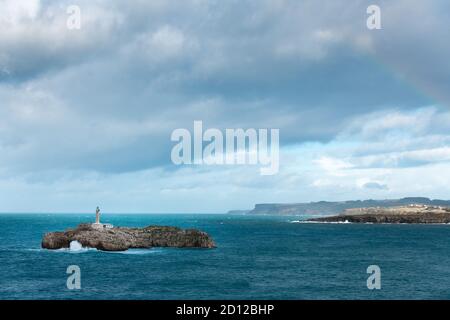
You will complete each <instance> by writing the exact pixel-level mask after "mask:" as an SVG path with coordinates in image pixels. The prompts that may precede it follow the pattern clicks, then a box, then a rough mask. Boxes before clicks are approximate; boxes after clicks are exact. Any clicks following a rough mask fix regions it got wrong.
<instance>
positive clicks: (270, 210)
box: [246, 197, 450, 215]
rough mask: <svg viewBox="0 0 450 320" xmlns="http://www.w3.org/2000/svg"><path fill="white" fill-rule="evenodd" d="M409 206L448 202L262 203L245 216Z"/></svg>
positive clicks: (449, 203)
mask: <svg viewBox="0 0 450 320" xmlns="http://www.w3.org/2000/svg"><path fill="white" fill-rule="evenodd" d="M410 204H423V205H427V206H450V201H449V200H431V199H428V198H423V197H410V198H402V199H391V200H353V201H341V202H330V201H319V202H309V203H288V204H281V203H262V204H256V205H255V208H254V209H253V210H250V211H248V212H247V213H246V214H249V215H258V214H266V215H268V214H275V215H304V214H311V215H315V214H317V215H335V214H339V213H342V212H344V210H347V209H357V208H367V207H382V208H387V207H396V206H407V205H410Z"/></svg>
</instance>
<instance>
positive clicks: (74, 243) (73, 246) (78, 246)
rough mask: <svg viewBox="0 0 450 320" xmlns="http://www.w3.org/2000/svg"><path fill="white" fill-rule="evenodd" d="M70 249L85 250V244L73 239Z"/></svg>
mask: <svg viewBox="0 0 450 320" xmlns="http://www.w3.org/2000/svg"><path fill="white" fill-rule="evenodd" d="M69 250H70V251H81V250H83V246H82V245H81V243H79V242H78V241H76V240H75V241H71V242H70V247H69Z"/></svg>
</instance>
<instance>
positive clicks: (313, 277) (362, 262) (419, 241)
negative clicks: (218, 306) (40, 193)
mask: <svg viewBox="0 0 450 320" xmlns="http://www.w3.org/2000/svg"><path fill="white" fill-rule="evenodd" d="M92 219H93V217H92V215H81V214H72V215H69V214H66V215H55V214H49V215H45V214H38V215H37V214H34V215H31V214H29V215H26V214H23V215H16V214H14V215H13V214H2V215H0V299H449V298H450V225H359V224H310V223H296V222H293V221H295V220H299V219H300V220H301V219H302V218H299V217H271V216H263V217H251V216H230V215H130V214H127V215H118V214H117V215H107V214H105V215H103V216H102V220H103V222H105V223H106V222H108V223H112V224H114V225H121V226H146V225H151V224H160V225H161V224H162V225H174V226H179V227H193V228H199V229H201V230H204V231H207V232H208V233H209V234H210V235H211V236H212V237H213V238H214V240H215V241H216V243H217V246H218V247H217V249H212V250H204V249H174V248H155V249H149V250H131V251H127V252H124V253H106V252H100V251H96V250H82V251H79V252H70V251H68V250H59V251H48V250H44V249H41V248H40V241H41V237H42V235H43V234H44V233H45V232H48V231H57V230H64V229H66V228H69V227H73V226H75V225H77V224H78V223H80V222H85V221H90V220H92ZM373 264H375V265H378V266H379V267H380V268H381V290H368V289H367V286H366V280H367V277H368V274H367V273H366V269H367V267H368V266H369V265H373ZM69 265H78V266H79V267H80V268H81V290H69V289H67V287H66V280H67V276H68V275H67V274H66V269H67V267H68V266H69Z"/></svg>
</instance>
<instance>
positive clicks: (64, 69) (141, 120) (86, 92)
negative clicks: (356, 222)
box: [0, 0, 450, 210]
mask: <svg viewBox="0 0 450 320" xmlns="http://www.w3.org/2000/svg"><path fill="white" fill-rule="evenodd" d="M0 4H1V6H2V8H3V10H2V11H1V12H0V47H1V48H2V50H1V51H0V101H1V106H0V152H1V153H2V157H1V159H0V178H1V179H4V180H1V181H3V182H4V188H5V190H6V188H7V187H6V186H7V185H8V184H11V185H16V184H17V186H18V188H19V186H20V188H19V189H18V191H17V192H18V193H19V194H26V195H31V194H32V190H35V188H37V187H36V186H37V185H39V187H38V189H39V190H41V191H40V192H41V193H40V194H41V195H42V197H43V199H45V196H44V195H45V194H46V193H51V191H52V190H53V191H55V190H66V187H67V188H68V189H70V192H69V191H68V192H69V193H67V198H64V197H65V196H64V197H63V198H64V199H65V200H67V199H68V197H69V194H71V195H73V193H77V191H76V190H77V188H80V189H84V188H86V190H90V192H91V193H92V194H93V195H94V194H95V195H98V196H99V197H101V195H102V194H103V192H105V193H107V194H109V197H113V196H112V195H113V194H114V193H122V192H125V190H124V189H123V188H125V185H127V187H128V188H130V190H131V189H132V190H134V191H133V192H135V194H139V196H136V197H135V198H133V199H135V200H136V203H140V206H141V208H142V207H144V206H146V205H148V201H147V200H145V199H144V198H145V197H148V196H149V194H150V192H149V193H145V195H144V193H142V194H141V193H139V190H138V187H136V188H134V187H132V185H133V181H135V182H136V186H139V188H143V189H146V188H148V187H146V183H149V181H150V180H151V182H152V183H154V185H155V187H154V188H153V187H152V188H150V189H149V190H151V191H152V192H159V191H158V190H164V192H163V193H164V195H165V197H162V196H161V199H164V200H166V201H169V202H171V203H174V202H176V201H174V199H176V196H177V195H178V196H180V197H185V198H183V199H187V200H186V201H187V202H189V203H190V206H191V208H193V207H194V206H195V204H196V201H198V203H200V202H201V200H202V199H203V200H204V197H201V196H200V195H199V194H205V195H206V194H207V195H208V197H210V198H209V199H211V200H210V203H209V204H210V205H208V208H210V210H212V209H214V208H215V204H214V202H216V203H217V202H220V201H225V202H227V203H230V202H231V201H234V205H233V206H235V207H241V206H244V205H245V206H248V205H250V203H252V202H255V201H256V200H257V199H260V200H261V201H264V199H263V198H264V197H266V198H271V199H274V200H279V201H297V199H298V198H302V199H304V200H308V197H312V195H313V194H314V195H317V196H318V193H317V189H319V190H321V191H323V190H326V192H324V193H323V195H322V197H323V198H326V197H330V198H333V197H334V198H340V197H346V198H353V197H354V196H356V195H358V194H361V195H362V196H364V195H365V194H364V193H363V191H362V190H364V192H366V193H367V192H369V191H370V192H374V194H375V195H380V196H381V195H386V194H387V193H388V192H392V193H393V194H394V193H395V192H398V193H399V191H398V190H400V189H399V186H400V185H401V183H400V182H399V181H400V180H401V179H404V180H405V181H408V180H409V178H407V177H406V176H404V175H403V173H400V172H407V171H408V170H409V169H411V170H417V172H422V173H431V171H433V170H435V168H438V167H440V168H443V167H445V164H446V163H447V161H448V160H449V155H448V153H449V151H448V145H449V142H450V135H449V132H448V121H449V120H450V114H449V113H448V112H447V109H446V108H447V107H448V106H449V101H450V99H449V97H448V92H450V91H449V90H448V88H447V87H448V85H447V84H448V83H450V82H449V81H448V75H449V74H450V67H449V65H448V61H447V60H448V59H447V56H448V52H449V51H450V47H449V44H448V43H447V42H445V41H442V39H444V38H445V31H446V30H448V24H449V22H448V19H445V16H444V14H445V12H446V9H448V4H447V3H446V2H444V1H433V2H419V1H412V2H411V1H403V0H401V1H396V2H395V3H392V2H391V1H380V6H381V10H382V30H376V31H369V30H368V29H367V28H366V24H365V19H366V17H367V14H366V7H367V5H369V4H371V3H370V1H360V2H358V3H356V4H352V5H349V4H348V3H347V2H346V1H333V3H328V4H327V5H325V6H324V5H323V4H319V3H317V2H314V1H301V2H300V1H289V0H286V1H275V0H264V1H239V2H238V1H230V2H223V1H220V2H219V1H199V0H188V1H183V2H182V3H177V4H176V5H175V4H173V3H170V2H168V1H160V0H158V1H150V2H149V1H141V0H139V1H134V2H133V3H125V2H110V1H103V0H91V1H87V0H85V1H84V0H82V1H78V2H77V4H78V5H79V6H80V8H81V13H82V28H81V29H80V30H68V29H67V28H66V20H67V17H68V15H67V12H66V9H67V6H68V5H69V4H73V3H72V2H71V1H68V0H67V1H59V2H58V3H55V2H51V1H44V0H42V1H38V0H32V1H27V2H23V3H22V2H20V3H19V2H17V1H12V0H2V1H0ZM447 11H448V10H447ZM412 20H413V21H412ZM414 21H422V22H423V23H420V24H417V23H414ZM418 43H422V45H420V46H419V45H417V44H418ZM431 48H432V49H431ZM427 106H433V107H427ZM194 120H202V121H203V123H204V124H205V126H206V127H214V128H219V129H225V128H244V129H246V128H277V129H280V138H281V141H280V142H281V146H282V150H283V151H284V152H283V154H284V156H282V159H281V166H282V167H281V170H280V174H279V175H277V176H276V177H270V178H267V179H265V178H261V177H259V176H258V175H257V174H254V173H253V171H252V168H247V169H245V168H236V169H234V170H231V172H234V173H235V174H237V175H238V176H239V178H236V177H235V176H234V174H232V173H230V171H226V170H224V171H222V168H210V169H208V170H206V172H204V171H201V170H200V171H201V173H202V174H201V177H202V178H201V179H200V180H197V179H196V175H198V174H199V171H197V170H195V169H193V170H192V171H189V170H187V171H184V170H180V168H177V167H174V166H172V164H171V162H170V149H171V146H172V144H171V142H170V133H171V132H172V130H174V129H177V128H188V129H190V128H192V125H193V121H194ZM292 150H296V151H295V152H294V151H292ZM430 168H434V169H430ZM428 170H429V171H428ZM149 172H150V173H151V174H150V173H149ZM156 172H157V173H156ZM186 172H188V173H186ZM225 172H226V173H225ZM409 172H410V173H411V172H413V171H409ZM433 172H434V171H433ZM141 173H142V174H143V176H145V177H147V180H145V181H141V180H140V178H139V175H140V174H141ZM147 173H149V175H148V176H147ZM181 174H187V175H188V178H186V181H184V180H183V183H181V182H180V185H178V184H177V183H176V181H178V180H180V178H178V179H177V178H176V177H179V175H181ZM391 174H392V176H390V175H391ZM171 175H173V176H171ZM76 176H82V177H85V178H83V179H85V181H84V182H80V181H78V180H77V179H76V178H75V177H76ZM168 176H171V178H170V179H169V178H168ZM217 176H218V177H220V178H221V179H222V180H220V184H219V186H218V187H217V188H212V189H211V193H205V189H207V187H202V186H201V185H205V186H208V187H210V185H209V184H208V183H207V182H208V181H209V180H210V179H211V180H212V181H219V180H218V179H217V178H216V177H217ZM244 177H245V178H244ZM390 177H392V179H391V178H390ZM103 179H104V180H103ZM121 179H124V181H125V180H127V181H129V183H128V184H125V183H124V184H123V188H121V187H120V184H121V182H120V180H121ZM128 179H129V180H128ZM436 179H437V178H436ZM437 180H438V179H437ZM12 181H13V182H12ZM39 181H42V182H43V183H44V182H45V183H44V185H41V184H40V183H39ZM86 181H89V182H88V183H85V182H86ZM105 181H107V182H105ZM430 181H431V178H430ZM141 182H142V183H141ZM371 182H374V183H380V185H381V186H383V185H387V186H389V190H387V189H383V188H381V189H374V188H371V189H367V187H366V188H361V186H362V185H364V184H365V183H371ZM434 182H436V181H434ZM53 183H54V184H53ZM430 185H432V182H430ZM436 185H439V186H441V187H442V184H441V183H440V181H437V182H436ZM220 187H221V188H222V189H223V190H227V191H226V192H229V194H231V195H233V196H235V197H236V200H232V199H231V198H228V197H226V196H224V195H220V194H221V193H225V191H222V192H220V191H219V189H220ZM158 188H159V189H158ZM412 188H413V185H411V190H412ZM337 189H339V190H337ZM425 189H426V188H425ZM425 189H424V190H425ZM212 190H214V191H215V192H216V191H217V194H216V195H214V194H213V193H212V192H213V191H212ZM260 190H272V192H269V191H267V192H259V191H260ZM300 190H301V191H300ZM405 190H406V189H405ZM427 190H428V189H427ZM429 190H430V191H429V192H430V193H433V192H436V194H439V193H440V192H441V191H439V190H438V189H437V187H435V188H433V187H430V188H429ZM432 190H435V191H432ZM442 190H443V189H442ZM36 192H37V191H36ZM130 192H131V191H130ZM358 192H362V193H358ZM125 193H126V192H125ZM127 196H128V197H131V195H129V194H128V193H127ZM105 197H106V196H105ZM133 197H134V196H133ZM188 197H192V200H188ZM75 198H76V197H75ZM81 198H82V196H81V194H80V195H79V198H78V199H81ZM214 199H216V201H214ZM51 200H52V201H50V200H49V198H47V205H46V204H45V203H46V200H42V201H43V202H42V208H45V207H52V205H51V203H53V202H54V201H56V200H55V199H54V198H52V199H51ZM265 201H268V199H266V200H265ZM113 202H114V201H112V202H111V203H113ZM61 203H62V202H61ZM114 203H115V204H116V205H117V206H118V207H119V204H118V203H117V202H114ZM183 206H187V205H186V204H184V203H183V205H181V204H180V205H179V207H178V208H179V209H180V210H181V209H182V207H183ZM205 206H206V205H205ZM216 206H217V207H216V208H218V207H219V205H217V204H216ZM61 207H64V206H63V205H61ZM160 207H161V208H162V207H164V204H163V202H162V200H161V202H160ZM10 208H13V205H12V206H11V207H10ZM155 208H156V207H155ZM173 208H175V207H173ZM220 208H223V207H221V206H220ZM0 209H1V208H0Z"/></svg>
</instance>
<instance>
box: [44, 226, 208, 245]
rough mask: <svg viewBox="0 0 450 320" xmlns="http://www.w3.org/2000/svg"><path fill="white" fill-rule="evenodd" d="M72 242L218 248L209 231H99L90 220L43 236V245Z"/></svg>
mask: <svg viewBox="0 0 450 320" xmlns="http://www.w3.org/2000/svg"><path fill="white" fill-rule="evenodd" d="M72 241H78V242H79V243H80V244H81V245H82V246H83V247H87V248H96V249H99V250H103V251H125V250H127V249H130V248H151V247H178V248H215V244H214V241H213V240H212V239H211V237H210V236H209V235H208V234H207V233H205V232H202V231H199V230H195V229H180V228H177V227H166V226H148V227H145V228H125V227H114V228H111V229H103V230H99V229H97V228H93V227H92V225H91V224H87V223H85V224H80V225H79V226H78V227H77V228H75V229H69V230H66V231H64V232H49V233H46V234H45V235H44V237H43V238H42V248H45V249H60V248H69V247H70V242H72Z"/></svg>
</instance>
